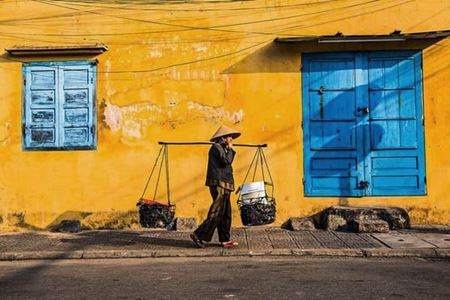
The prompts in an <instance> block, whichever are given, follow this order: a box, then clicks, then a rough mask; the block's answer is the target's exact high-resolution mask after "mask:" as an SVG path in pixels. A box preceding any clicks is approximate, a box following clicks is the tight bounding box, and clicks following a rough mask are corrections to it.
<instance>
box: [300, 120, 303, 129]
mask: <svg viewBox="0 0 450 300" xmlns="http://www.w3.org/2000/svg"><path fill="white" fill-rule="evenodd" d="M300 126H302V129H303V121H302V122H301V124H300Z"/></svg>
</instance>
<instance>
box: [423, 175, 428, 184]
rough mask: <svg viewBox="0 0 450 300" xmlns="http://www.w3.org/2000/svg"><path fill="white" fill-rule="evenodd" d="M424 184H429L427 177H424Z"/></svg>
mask: <svg viewBox="0 0 450 300" xmlns="http://www.w3.org/2000/svg"><path fill="white" fill-rule="evenodd" d="M423 182H424V183H425V184H427V176H424V177H423Z"/></svg>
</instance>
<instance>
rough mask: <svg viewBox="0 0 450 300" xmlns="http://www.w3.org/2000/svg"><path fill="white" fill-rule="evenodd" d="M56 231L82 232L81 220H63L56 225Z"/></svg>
mask: <svg viewBox="0 0 450 300" xmlns="http://www.w3.org/2000/svg"><path fill="white" fill-rule="evenodd" d="M56 231H58V232H69V233H75V232H80V231H81V222H80V220H62V221H61V223H59V225H58V226H57V227H56Z"/></svg>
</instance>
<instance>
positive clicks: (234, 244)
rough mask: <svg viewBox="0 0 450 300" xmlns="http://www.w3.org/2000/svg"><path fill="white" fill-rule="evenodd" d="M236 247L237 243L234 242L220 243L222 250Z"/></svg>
mask: <svg viewBox="0 0 450 300" xmlns="http://www.w3.org/2000/svg"><path fill="white" fill-rule="evenodd" d="M236 246H239V243H238V242H235V241H233V240H231V241H228V242H223V243H222V247H224V248H231V247H236Z"/></svg>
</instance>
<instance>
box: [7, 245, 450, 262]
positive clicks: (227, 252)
mask: <svg viewBox="0 0 450 300" xmlns="http://www.w3.org/2000/svg"><path fill="white" fill-rule="evenodd" d="M239 256H246V257H262V256H292V257H299V256H301V257H312V256H323V257H367V258H371V257H378V258H381V257H383V258H388V257H397V258H401V257H416V258H438V259H450V248H448V249H447V248H442V249H390V248H370V249H270V250H262V249H261V250H248V249H233V250H231V249H189V250H85V251H72V252H63V251H39V252H37V251H34V252H5V253H0V261H21V260H55V259H120V258H151V257H160V258H162V257H239Z"/></svg>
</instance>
